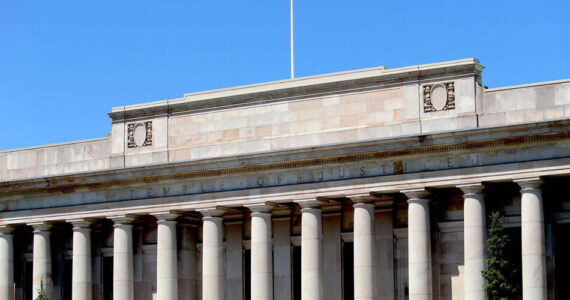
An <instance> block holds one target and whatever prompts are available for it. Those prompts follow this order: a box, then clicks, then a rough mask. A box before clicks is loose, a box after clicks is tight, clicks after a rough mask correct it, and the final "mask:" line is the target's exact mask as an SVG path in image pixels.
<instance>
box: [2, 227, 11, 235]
mask: <svg viewBox="0 0 570 300" xmlns="http://www.w3.org/2000/svg"><path fill="white" fill-rule="evenodd" d="M12 232H14V227H12V226H10V225H0V235H3V234H12Z"/></svg>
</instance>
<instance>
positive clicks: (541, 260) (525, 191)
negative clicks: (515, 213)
mask: <svg viewBox="0 0 570 300" xmlns="http://www.w3.org/2000/svg"><path fill="white" fill-rule="evenodd" d="M540 183H541V182H540V180H525V181H519V182H518V184H519V185H520V186H521V237H522V240H521V246H522V273H523V274H522V275H523V282H522V283H523V299H525V300H526V299H533V300H546V292H547V290H546V249H545V248H546V246H545V236H544V235H545V233H544V212H543V203H542V193H541V191H540Z"/></svg>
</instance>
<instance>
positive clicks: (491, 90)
mask: <svg viewBox="0 0 570 300" xmlns="http://www.w3.org/2000/svg"><path fill="white" fill-rule="evenodd" d="M567 82H570V78H568V79H559V80H551V81H541V82H533V83H525V84H518V85H509V86H500V87H496V88H490V89H486V90H485V92H486V93H488V92H497V91H502V90H514V89H523V88H528V87H536V86H541V85H552V84H560V83H567Z"/></svg>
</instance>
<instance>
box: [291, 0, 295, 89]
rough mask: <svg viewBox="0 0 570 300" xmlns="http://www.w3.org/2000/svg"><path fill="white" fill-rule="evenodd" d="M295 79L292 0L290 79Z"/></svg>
mask: <svg viewBox="0 0 570 300" xmlns="http://www.w3.org/2000/svg"><path fill="white" fill-rule="evenodd" d="M293 78H295V44H294V39H293V0H291V79H293Z"/></svg>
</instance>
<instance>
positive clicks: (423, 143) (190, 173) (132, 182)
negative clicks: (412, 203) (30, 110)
mask: <svg viewBox="0 0 570 300" xmlns="http://www.w3.org/2000/svg"><path fill="white" fill-rule="evenodd" d="M553 123H557V125H559V126H560V127H559V128H560V130H558V131H556V130H554V129H555V128H554V127H555V126H553V125H554V124H553ZM568 123H570V121H568V120H566V121H559V122H546V123H545V124H543V126H544V127H545V128H548V129H550V131H543V130H542V128H541V127H537V129H538V130H537V133H535V134H525V132H523V131H520V132H519V133H516V132H517V131H516V130H513V128H512V127H503V128H487V129H474V130H469V131H464V132H463V137H462V138H459V137H460V136H458V133H454V134H450V133H443V134H434V135H425V136H414V137H405V138H396V139H391V140H390V141H374V142H364V143H353V144H350V145H338V146H336V147H332V146H327V147H314V148H311V149H306V151H307V152H311V153H316V154H319V151H320V152H321V153H324V155H321V156H318V155H315V156H311V155H304V157H309V158H293V159H290V160H279V159H275V157H273V158H270V157H271V156H273V155H276V154H274V153H273V154H267V156H260V155H257V157H248V156H244V157H238V158H237V159H236V158H235V157H234V158H232V162H234V163H235V164H233V165H232V164H229V166H227V167H223V168H216V169H211V168H208V166H209V165H210V163H216V164H218V165H219V164H220V159H216V160H208V161H204V162H185V163H170V164H164V165H158V166H147V167H138V168H129V169H115V170H106V171H98V172H92V173H84V174H74V175H65V176H54V177H50V178H38V179H32V180H23V181H10V182H4V183H0V195H5V194H21V195H24V194H27V193H52V192H61V193H72V192H75V191H80V190H89V191H98V190H105V189H112V188H119V187H127V186H137V185H146V184H159V183H172V182H181V181H188V180H192V179H199V178H208V177H222V176H235V175H242V174H251V173H258V172H271V171H276V170H286V169H300V168H310V167H319V166H329V165H338V164H346V163H354V162H365V161H375V160H381V159H394V158H400V157H401V158H404V157H409V156H416V157H417V156H429V155H437V154H441V153H450V152H451V153H464V152H473V151H477V150H491V149H496V148H508V147H520V146H521V145H530V144H537V143H549V142H556V141H561V140H568V139H570V130H568ZM515 129H516V128H515ZM506 130H509V133H510V134H509V135H507V134H504V132H505V131H506ZM478 132H479V133H483V134H486V133H490V132H499V134H498V135H499V136H501V137H498V138H497V137H495V138H492V139H477V138H474V136H475V134H476V133H478ZM500 132H503V134H500ZM450 137H454V138H455V140H459V141H458V142H451V143H442V144H437V143H438V141H439V140H445V139H449V138H450ZM469 137H472V138H469ZM387 142H389V143H390V144H393V145H397V147H394V148H392V147H387V148H383V149H381V150H374V148H375V146H378V145H382V144H386V143H387ZM352 148H354V149H363V151H362V152H356V153H351V154H338V153H339V152H340V153H346V152H348V151H347V149H352ZM302 150H303V149H300V150H299V149H298V150H295V151H302ZM307 152H305V153H307ZM287 154H288V153H287V152H282V153H279V155H280V156H281V157H283V156H285V155H287ZM327 154H329V155H327ZM330 154H332V155H330ZM238 159H239V160H240V161H242V162H245V163H244V164H243V165H239V163H236V162H237V160H238ZM248 160H249V161H248ZM262 161H266V162H262ZM196 165H200V167H196ZM151 173H152V174H151ZM402 173H403V171H402ZM396 174H400V173H396Z"/></svg>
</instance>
